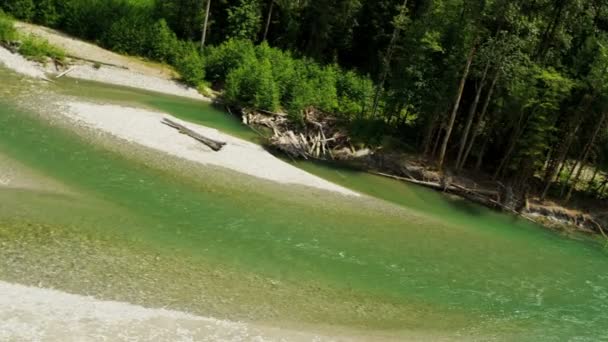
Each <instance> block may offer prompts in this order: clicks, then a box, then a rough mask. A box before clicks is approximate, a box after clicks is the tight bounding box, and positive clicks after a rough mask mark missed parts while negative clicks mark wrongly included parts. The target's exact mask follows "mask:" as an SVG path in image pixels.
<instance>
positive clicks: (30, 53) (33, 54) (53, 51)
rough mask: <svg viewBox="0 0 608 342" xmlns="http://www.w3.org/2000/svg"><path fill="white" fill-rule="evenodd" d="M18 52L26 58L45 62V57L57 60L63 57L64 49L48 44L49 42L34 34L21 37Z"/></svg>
mask: <svg viewBox="0 0 608 342" xmlns="http://www.w3.org/2000/svg"><path fill="white" fill-rule="evenodd" d="M19 53H20V54H22V55H24V56H25V57H27V58H28V59H31V60H35V61H38V62H45V61H46V58H47V57H50V58H53V59H58V60H63V59H65V51H63V50H62V49H60V48H58V47H56V46H54V45H51V44H49V42H47V41H46V40H44V39H40V38H37V37H34V36H27V37H25V39H23V42H22V44H21V46H20V47H19Z"/></svg>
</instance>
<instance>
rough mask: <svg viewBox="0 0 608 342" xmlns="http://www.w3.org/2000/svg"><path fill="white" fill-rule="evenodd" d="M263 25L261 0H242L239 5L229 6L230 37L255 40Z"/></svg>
mask: <svg viewBox="0 0 608 342" xmlns="http://www.w3.org/2000/svg"><path fill="white" fill-rule="evenodd" d="M261 27H262V9H261V7H260V2H259V0H240V3H239V5H238V6H233V7H229V8H228V37H231V38H236V39H251V40H255V38H256V35H257V33H258V32H260V28H261Z"/></svg>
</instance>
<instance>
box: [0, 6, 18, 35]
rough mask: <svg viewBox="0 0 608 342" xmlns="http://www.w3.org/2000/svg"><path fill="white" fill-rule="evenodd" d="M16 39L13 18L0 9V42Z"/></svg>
mask: <svg viewBox="0 0 608 342" xmlns="http://www.w3.org/2000/svg"><path fill="white" fill-rule="evenodd" d="M13 40H17V31H16V30H15V27H14V26H13V19H12V18H11V17H9V16H8V15H6V14H4V12H2V10H0V42H9V41H13Z"/></svg>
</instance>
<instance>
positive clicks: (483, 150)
mask: <svg viewBox="0 0 608 342" xmlns="http://www.w3.org/2000/svg"><path fill="white" fill-rule="evenodd" d="M489 141H490V137H489V136H488V137H486V139H485V140H484V141H483V145H481V149H480V150H479V155H478V156H477V162H476V163H475V171H479V169H481V164H482V163H483V156H484V154H485V153H486V149H487V148H488V142H489Z"/></svg>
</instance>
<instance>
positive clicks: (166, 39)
mask: <svg viewBox="0 0 608 342" xmlns="http://www.w3.org/2000/svg"><path fill="white" fill-rule="evenodd" d="M148 39H149V40H150V42H149V45H150V46H149V50H148V57H150V58H152V59H154V60H157V61H160V62H166V63H175V62H176V61H177V53H178V52H179V51H178V50H179V41H178V40H177V36H176V35H175V33H173V31H171V29H170V28H169V26H168V25H167V22H166V21H165V20H164V19H161V20H158V21H157V22H156V23H155V24H154V26H153V27H152V29H151V30H150V34H149V35H148Z"/></svg>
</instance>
